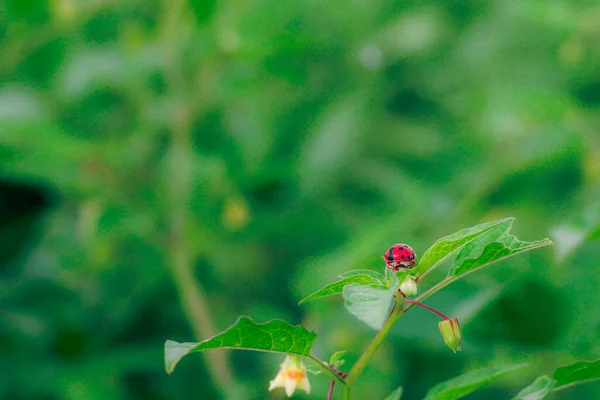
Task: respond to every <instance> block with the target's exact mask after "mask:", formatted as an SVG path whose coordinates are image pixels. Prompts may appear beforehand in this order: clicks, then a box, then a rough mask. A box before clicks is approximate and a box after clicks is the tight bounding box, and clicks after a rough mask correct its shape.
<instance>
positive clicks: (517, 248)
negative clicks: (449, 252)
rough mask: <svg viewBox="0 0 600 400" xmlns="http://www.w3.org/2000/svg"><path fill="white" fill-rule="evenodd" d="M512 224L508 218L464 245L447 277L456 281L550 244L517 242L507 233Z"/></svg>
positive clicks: (549, 242)
mask: <svg viewBox="0 0 600 400" xmlns="http://www.w3.org/2000/svg"><path fill="white" fill-rule="evenodd" d="M513 222H514V219H512V218H509V219H507V220H505V221H503V222H502V223H500V224H498V225H497V226H494V227H493V228H491V229H490V230H489V231H487V232H485V233H483V234H482V235H481V236H479V237H478V238H477V239H475V240H472V241H470V242H468V243H466V244H465V245H464V246H463V248H462V249H461V250H460V251H459V253H458V255H457V256H456V258H455V259H454V263H453V264H452V268H451V269H450V272H449V274H448V276H449V277H450V278H452V279H457V278H459V277H461V276H463V275H465V274H468V273H470V272H473V271H474V270H476V269H479V268H482V267H484V266H486V265H489V264H491V263H494V262H498V261H501V260H503V259H505V258H507V257H511V256H514V255H516V254H519V253H521V252H524V251H529V250H533V249H537V248H540V247H544V246H549V245H551V244H552V241H551V240H550V239H542V240H538V241H534V242H523V241H520V240H518V239H517V238H516V237H515V236H513V235H511V234H509V233H508V231H509V230H510V228H511V226H512V224H513Z"/></svg>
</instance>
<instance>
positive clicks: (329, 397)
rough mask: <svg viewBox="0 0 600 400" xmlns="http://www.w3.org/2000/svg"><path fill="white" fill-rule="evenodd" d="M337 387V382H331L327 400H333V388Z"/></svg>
mask: <svg viewBox="0 0 600 400" xmlns="http://www.w3.org/2000/svg"><path fill="white" fill-rule="evenodd" d="M334 387H335V380H332V381H331V385H329V392H328V393H327V400H331V399H333V388H334Z"/></svg>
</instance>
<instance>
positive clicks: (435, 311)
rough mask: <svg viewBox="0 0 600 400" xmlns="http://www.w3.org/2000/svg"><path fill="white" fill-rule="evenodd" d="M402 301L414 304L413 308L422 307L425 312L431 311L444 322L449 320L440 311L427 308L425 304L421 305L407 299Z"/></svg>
mask: <svg viewBox="0 0 600 400" xmlns="http://www.w3.org/2000/svg"><path fill="white" fill-rule="evenodd" d="M404 301H405V302H407V303H408V304H414V305H415V306H419V307H422V308H424V309H426V310H429V311H431V312H432V313H434V314H436V315H437V316H439V317H440V318H442V319H444V320H447V319H450V318H448V317H447V316H446V315H444V314H443V313H442V312H441V311H438V310H436V309H435V308H433V307H430V306H428V305H427V304H423V303H421V302H418V301H415V300H409V299H405V300H404Z"/></svg>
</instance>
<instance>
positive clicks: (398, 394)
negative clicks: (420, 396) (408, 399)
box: [384, 386, 402, 400]
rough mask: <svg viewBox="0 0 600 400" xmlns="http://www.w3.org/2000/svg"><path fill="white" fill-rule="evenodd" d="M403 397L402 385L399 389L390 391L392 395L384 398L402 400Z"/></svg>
mask: <svg viewBox="0 0 600 400" xmlns="http://www.w3.org/2000/svg"><path fill="white" fill-rule="evenodd" d="M401 397H402V386H400V387H399V388H398V389H396V390H394V391H393V392H392V393H390V395H389V396H388V397H386V398H385V399H384V400H400V398H401Z"/></svg>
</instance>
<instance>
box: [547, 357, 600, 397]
mask: <svg viewBox="0 0 600 400" xmlns="http://www.w3.org/2000/svg"><path fill="white" fill-rule="evenodd" d="M554 379H555V380H556V384H555V385H554V390H559V389H564V388H567V387H570V386H574V385H576V384H579V383H585V382H589V381H594V380H598V379H600V360H596V361H578V362H576V363H574V364H571V365H565V366H562V367H558V368H556V371H554Z"/></svg>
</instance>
